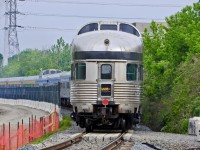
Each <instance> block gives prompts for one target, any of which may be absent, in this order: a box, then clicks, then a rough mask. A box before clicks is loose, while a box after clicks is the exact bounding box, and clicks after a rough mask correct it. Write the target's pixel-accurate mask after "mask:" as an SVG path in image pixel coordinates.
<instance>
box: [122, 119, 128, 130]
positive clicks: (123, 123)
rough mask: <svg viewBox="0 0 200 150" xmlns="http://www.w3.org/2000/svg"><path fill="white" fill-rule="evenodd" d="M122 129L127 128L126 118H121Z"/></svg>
mask: <svg viewBox="0 0 200 150" xmlns="http://www.w3.org/2000/svg"><path fill="white" fill-rule="evenodd" d="M121 129H122V131H123V132H124V131H126V130H127V128H126V120H125V119H124V118H121Z"/></svg>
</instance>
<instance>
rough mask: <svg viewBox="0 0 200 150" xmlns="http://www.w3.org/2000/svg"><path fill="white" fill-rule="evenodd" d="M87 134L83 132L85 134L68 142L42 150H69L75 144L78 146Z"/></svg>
mask: <svg viewBox="0 0 200 150" xmlns="http://www.w3.org/2000/svg"><path fill="white" fill-rule="evenodd" d="M85 134H86V133H85V132H83V133H80V134H79V135H77V136H75V137H73V138H71V139H69V140H67V141H64V142H62V143H59V144H56V145H53V146H49V147H45V148H43V149H42V150H61V149H64V148H67V147H69V146H71V145H73V144H76V143H78V142H80V141H81V140H82V137H83V136H84V135H85Z"/></svg>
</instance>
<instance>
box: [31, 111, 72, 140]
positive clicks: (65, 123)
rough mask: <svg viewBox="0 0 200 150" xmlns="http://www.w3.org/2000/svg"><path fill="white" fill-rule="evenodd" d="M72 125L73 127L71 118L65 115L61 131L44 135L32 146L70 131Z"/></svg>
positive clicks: (60, 125) (60, 126)
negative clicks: (57, 134) (67, 130)
mask: <svg viewBox="0 0 200 150" xmlns="http://www.w3.org/2000/svg"><path fill="white" fill-rule="evenodd" d="M71 125H72V120H71V118H70V117H68V116H65V115H64V116H63V119H62V120H61V121H60V122H59V129H58V130H57V131H52V132H50V133H48V134H45V135H43V136H42V137H41V138H38V139H36V140H34V141H32V144H39V143H41V142H43V141H44V140H46V139H48V138H49V137H50V136H51V135H53V134H55V133H58V132H61V131H64V130H66V129H68V128H69V127H71Z"/></svg>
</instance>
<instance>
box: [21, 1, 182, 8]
mask: <svg viewBox="0 0 200 150" xmlns="http://www.w3.org/2000/svg"><path fill="white" fill-rule="evenodd" d="M20 1H30V2H43V3H61V4H74V5H77V4H80V5H100V6H122V7H133V6H134V7H184V6H182V5H171V4H133V3H107V2H81V1H59V0H54V1H52V0H20Z"/></svg>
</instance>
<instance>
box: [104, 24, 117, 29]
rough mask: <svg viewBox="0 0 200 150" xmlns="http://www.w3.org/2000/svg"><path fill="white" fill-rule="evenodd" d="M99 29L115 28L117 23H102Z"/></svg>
mask: <svg viewBox="0 0 200 150" xmlns="http://www.w3.org/2000/svg"><path fill="white" fill-rule="evenodd" d="M100 30H117V25H113V24H102V25H101V27H100Z"/></svg>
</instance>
